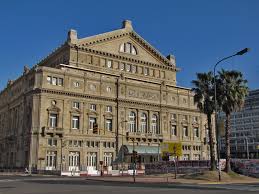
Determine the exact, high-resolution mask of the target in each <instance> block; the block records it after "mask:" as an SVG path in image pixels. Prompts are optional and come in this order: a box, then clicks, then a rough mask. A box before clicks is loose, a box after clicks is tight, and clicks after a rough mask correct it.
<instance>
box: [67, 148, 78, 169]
mask: <svg viewBox="0 0 259 194" xmlns="http://www.w3.org/2000/svg"><path fill="white" fill-rule="evenodd" d="M68 165H69V170H70V171H72V170H76V171H77V170H79V169H78V167H79V165H80V153H79V152H69V155H68Z"/></svg>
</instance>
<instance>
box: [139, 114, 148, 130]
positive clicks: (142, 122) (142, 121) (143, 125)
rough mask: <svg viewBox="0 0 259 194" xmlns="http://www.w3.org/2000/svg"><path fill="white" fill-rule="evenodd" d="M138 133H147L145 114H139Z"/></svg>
mask: <svg viewBox="0 0 259 194" xmlns="http://www.w3.org/2000/svg"><path fill="white" fill-rule="evenodd" d="M140 132H141V133H146V132H147V115H146V114H145V113H141V117H140Z"/></svg>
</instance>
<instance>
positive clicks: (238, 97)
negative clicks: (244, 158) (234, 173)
mask: <svg viewBox="0 0 259 194" xmlns="http://www.w3.org/2000/svg"><path fill="white" fill-rule="evenodd" d="M247 94H248V87H247V80H245V79H243V75H242V73H241V72H239V71H234V70H232V71H225V70H223V69H222V70H221V71H220V72H219V76H218V79H217V101H218V105H219V108H220V109H221V110H222V111H223V112H224V113H225V115H226V120H225V145H226V146H225V149H226V150H225V152H226V169H225V170H226V172H230V171H231V167H230V139H229V136H230V130H231V129H230V118H231V113H232V112H234V111H238V110H240V109H241V108H242V107H243V105H244V102H245V97H246V95H247Z"/></svg>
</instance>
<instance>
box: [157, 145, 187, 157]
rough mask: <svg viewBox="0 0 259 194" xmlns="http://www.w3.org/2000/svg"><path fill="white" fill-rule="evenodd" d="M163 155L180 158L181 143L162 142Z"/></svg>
mask: <svg viewBox="0 0 259 194" xmlns="http://www.w3.org/2000/svg"><path fill="white" fill-rule="evenodd" d="M161 151H162V154H163V155H171V156H182V143H180V142H163V143H162V144H161Z"/></svg>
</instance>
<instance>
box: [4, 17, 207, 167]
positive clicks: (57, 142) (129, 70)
mask: <svg viewBox="0 0 259 194" xmlns="http://www.w3.org/2000/svg"><path fill="white" fill-rule="evenodd" d="M178 70H179V69H178V68H177V67H176V64H175V58H174V56H173V55H169V56H168V57H164V56H163V55H162V54H161V53H159V52H158V51H157V50H156V49H155V48H153V47H152V46H151V45H150V44H149V43H148V42H146V41H145V40H144V39H143V38H142V37H140V36H139V35H138V34H137V33H136V32H135V31H134V30H133V27H132V25H131V22H130V21H128V20H127V21H124V22H123V26H122V28H121V29H118V30H114V31H111V32H107V33H103V34H99V35H96V36H91V37H87V38H81V39H79V38H78V36H77V32H76V31H75V30H70V31H69V32H68V37H67V40H66V41H65V43H64V44H63V45H61V46H60V47H59V48H57V49H56V50H55V51H54V52H53V53H51V54H50V55H49V56H47V57H46V58H45V59H44V60H42V61H41V62H39V63H38V64H37V65H35V66H34V67H33V68H32V69H28V68H26V67H25V68H24V73H23V75H22V76H20V77H19V78H18V79H17V80H15V81H9V82H8V85H7V87H6V88H5V89H4V90H3V91H2V92H1V93H0V134H1V140H0V145H1V146H0V149H1V152H0V164H1V166H2V167H27V166H32V167H34V168H36V169H42V170H60V169H63V170H64V171H68V170H72V169H75V170H86V169H87V168H89V167H92V168H93V169H95V168H99V163H100V161H103V165H104V166H110V165H111V164H112V162H113V161H120V160H123V161H124V162H125V163H127V162H130V161H131V159H132V158H131V157H132V150H133V143H134V146H135V150H136V151H137V152H138V154H139V155H141V161H142V162H144V163H148V162H153V161H156V160H158V159H159V158H160V157H159V155H160V153H161V152H160V144H161V143H162V142H181V143H182V149H183V155H182V156H181V157H180V159H182V160H199V159H208V146H207V145H204V142H203V140H204V137H205V135H206V134H205V130H204V129H205V127H206V117H205V115H203V114H201V113H200V112H199V111H198V110H197V108H196V106H195V105H194V102H193V94H192V93H191V91H190V89H188V88H183V87H179V86H177V85H176V73H177V71H178ZM96 129H97V133H98V134H96V133H94V130H96Z"/></svg>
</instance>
